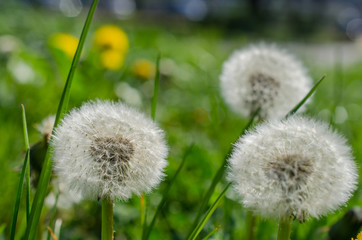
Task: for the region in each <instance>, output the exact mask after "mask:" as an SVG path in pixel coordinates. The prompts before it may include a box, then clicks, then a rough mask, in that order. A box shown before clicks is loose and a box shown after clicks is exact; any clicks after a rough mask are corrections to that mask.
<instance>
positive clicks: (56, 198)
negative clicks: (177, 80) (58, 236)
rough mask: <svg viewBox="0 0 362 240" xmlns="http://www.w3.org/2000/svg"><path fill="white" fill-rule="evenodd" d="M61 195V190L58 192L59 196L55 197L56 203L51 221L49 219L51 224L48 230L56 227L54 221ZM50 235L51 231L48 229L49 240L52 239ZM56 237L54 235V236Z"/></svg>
mask: <svg viewBox="0 0 362 240" xmlns="http://www.w3.org/2000/svg"><path fill="white" fill-rule="evenodd" d="M59 195H60V192H59V193H58V194H57V196H56V197H55V203H54V206H53V209H52V212H51V216H50V221H49V226H48V230H49V228H50V229H54V222H55V214H56V212H57V205H58V199H59ZM50 235H51V232H50V231H48V236H47V240H50ZM53 238H54V237H53Z"/></svg>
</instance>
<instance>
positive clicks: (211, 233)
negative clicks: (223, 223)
mask: <svg viewBox="0 0 362 240" xmlns="http://www.w3.org/2000/svg"><path fill="white" fill-rule="evenodd" d="M219 228H220V225H219V226H217V227H216V228H215V229H214V230H212V231H211V232H210V233H209V234H207V235H206V236H205V237H204V238H203V239H202V240H207V239H209V238H210V237H211V236H212V235H213V234H214V233H215V232H217V230H219Z"/></svg>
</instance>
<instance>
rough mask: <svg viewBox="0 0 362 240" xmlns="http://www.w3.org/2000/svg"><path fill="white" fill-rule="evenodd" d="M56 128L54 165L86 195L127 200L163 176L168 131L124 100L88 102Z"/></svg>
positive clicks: (149, 187)
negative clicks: (165, 133)
mask: <svg viewBox="0 0 362 240" xmlns="http://www.w3.org/2000/svg"><path fill="white" fill-rule="evenodd" d="M55 132H56V134H55V137H54V140H53V142H52V145H53V146H54V154H53V158H54V165H55V171H56V173H57V175H58V176H59V178H60V179H61V180H62V181H63V182H65V183H66V185H68V186H69V188H70V190H73V191H76V192H79V193H80V194H82V196H83V197H84V198H89V199H98V198H104V197H110V198H111V199H121V200H126V199H128V198H130V197H131V196H132V194H137V195H140V194H141V193H143V192H149V191H150V190H151V189H152V188H154V187H155V186H156V185H158V184H159V182H160V181H161V180H162V178H163V176H164V173H163V171H164V168H165V167H166V165H167V161H166V160H165V158H166V157H167V153H168V148H167V146H166V143H165V140H164V132H163V131H162V130H161V129H160V128H159V127H158V126H157V125H156V124H155V123H154V122H153V121H152V120H151V119H149V118H148V117H146V116H145V115H144V114H142V113H140V112H138V111H136V110H135V109H133V108H130V107H128V106H126V105H125V104H123V103H121V102H115V103H112V102H107V101H96V102H90V103H86V104H84V105H83V106H81V107H80V108H79V109H75V110H72V111H71V112H70V113H69V114H68V115H67V116H66V117H65V118H64V119H63V121H62V122H61V124H60V125H59V127H57V129H56V131H55Z"/></svg>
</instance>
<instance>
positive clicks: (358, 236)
mask: <svg viewBox="0 0 362 240" xmlns="http://www.w3.org/2000/svg"><path fill="white" fill-rule="evenodd" d="M352 240H362V231H361V232H360V233H358V235H357V238H356V239H354V238H352Z"/></svg>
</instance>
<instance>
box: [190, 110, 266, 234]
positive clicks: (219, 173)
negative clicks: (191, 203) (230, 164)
mask: <svg viewBox="0 0 362 240" xmlns="http://www.w3.org/2000/svg"><path fill="white" fill-rule="evenodd" d="M259 112H260V108H258V109H257V110H256V111H255V113H254V114H253V115H252V117H251V118H250V120H249V122H248V123H247V125H246V126H245V127H244V129H243V130H242V132H241V135H243V134H244V133H245V132H246V131H247V130H248V129H249V128H250V127H251V126H252V124H253V123H254V120H255V118H256V117H257V116H258V114H259ZM232 149H233V147H230V149H229V151H228V153H227V154H226V155H225V157H224V160H223V162H222V164H221V166H220V168H219V169H218V170H217V172H216V174H215V176H214V178H213V179H212V182H211V185H210V187H209V189H208V190H207V192H206V194H205V196H204V198H203V199H202V201H201V205H200V208H199V211H198V213H197V215H196V218H195V220H194V222H193V224H192V228H191V230H192V229H194V228H195V227H196V225H197V223H198V222H199V221H200V218H201V216H202V214H203V213H204V211H205V210H206V207H207V205H208V204H209V200H210V198H211V196H212V194H213V193H214V190H215V187H216V185H217V184H218V183H219V182H220V181H221V179H222V178H223V176H224V172H225V168H226V163H227V159H228V157H229V155H230V154H231V151H232ZM190 234H191V231H190V232H189V234H188V236H190Z"/></svg>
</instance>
